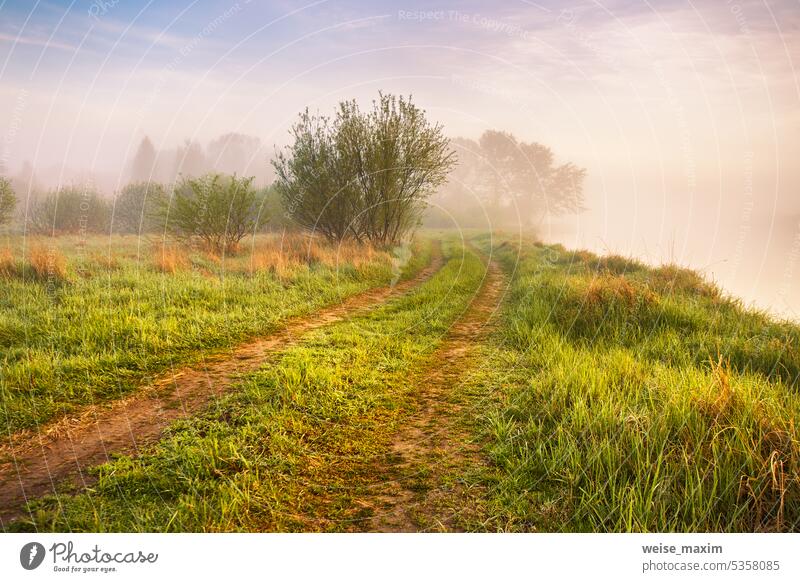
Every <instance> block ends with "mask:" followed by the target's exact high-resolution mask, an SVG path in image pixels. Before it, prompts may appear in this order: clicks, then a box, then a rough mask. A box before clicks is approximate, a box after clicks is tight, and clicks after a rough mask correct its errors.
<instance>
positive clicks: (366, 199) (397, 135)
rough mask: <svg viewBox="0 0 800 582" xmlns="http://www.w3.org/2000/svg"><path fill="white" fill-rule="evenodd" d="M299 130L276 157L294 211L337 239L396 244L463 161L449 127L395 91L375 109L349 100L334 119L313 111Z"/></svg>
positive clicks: (309, 224) (281, 188) (282, 185)
mask: <svg viewBox="0 0 800 582" xmlns="http://www.w3.org/2000/svg"><path fill="white" fill-rule="evenodd" d="M292 135H293V138H294V144H293V145H292V146H290V147H289V148H288V149H287V152H281V153H279V154H278V157H277V159H276V160H275V161H274V166H275V170H276V171H277V175H278V179H277V182H276V187H277V188H278V189H279V191H280V192H281V195H282V197H283V199H284V207H285V208H286V211H287V212H288V214H289V215H290V216H291V217H292V218H293V219H294V220H295V221H296V222H297V223H298V224H299V225H300V226H302V227H303V228H305V229H307V230H310V231H315V232H321V233H322V234H323V235H324V236H325V237H327V238H328V239H329V240H342V239H344V238H353V239H355V240H358V241H370V242H372V243H373V244H377V245H381V246H384V245H392V244H396V243H397V242H398V241H400V240H401V239H402V238H403V237H404V236H405V235H406V234H407V233H408V232H410V231H411V230H412V229H413V228H414V227H416V226H417V225H418V224H419V222H420V218H421V215H422V212H423V210H424V209H425V207H426V203H425V201H426V199H427V198H428V197H429V196H430V194H431V193H432V192H433V191H434V190H435V189H436V188H437V187H438V186H440V185H441V184H442V183H444V181H445V180H446V178H447V173H448V171H449V170H450V168H451V167H452V166H453V164H454V163H455V158H454V154H453V153H452V152H450V151H449V149H448V144H449V142H448V140H447V138H445V137H444V135H443V133H442V128H441V126H439V125H438V124H431V123H429V122H428V121H427V119H426V118H425V115H424V112H423V111H422V110H421V109H419V108H418V107H416V106H415V105H414V104H413V103H412V102H411V100H410V99H405V98H403V97H400V98H397V97H395V96H392V95H383V94H381V95H380V97H379V99H378V101H376V102H374V103H373V108H372V110H371V111H369V112H362V111H360V109H359V108H358V105H357V104H356V103H355V101H346V102H342V103H340V105H339V109H338V111H337V114H336V117H335V118H334V119H333V120H331V119H329V118H327V117H324V116H313V115H310V114H309V112H308V110H306V111H305V112H304V113H302V114H301V115H300V120H299V121H298V123H297V124H296V125H295V126H294V127H293V129H292Z"/></svg>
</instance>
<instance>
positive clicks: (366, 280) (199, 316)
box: [0, 240, 431, 436]
mask: <svg viewBox="0 0 800 582" xmlns="http://www.w3.org/2000/svg"><path fill="white" fill-rule="evenodd" d="M90 242H91V243H93V244H99V243H97V242H95V241H93V240H92V241H90ZM134 242H135V241H134ZM129 247H132V248H129ZM115 248H116V249H118V252H119V253H120V255H121V257H120V258H117V259H115V268H113V269H107V270H105V271H98V272H94V271H91V270H90V269H89V266H93V267H94V268H97V266H96V265H95V264H94V263H91V262H90V261H89V259H88V258H86V257H81V256H78V257H72V256H69V257H68V259H69V260H68V263H69V261H73V263H74V268H75V269H76V270H77V271H78V272H81V273H84V276H70V277H69V279H68V280H64V281H58V282H57V283H53V284H50V283H48V282H47V281H38V280H36V279H27V280H20V279H18V278H15V277H5V278H4V277H0V350H1V351H0V358H1V360H0V426H2V427H3V432H4V435H3V436H9V435H11V434H13V433H14V432H16V431H18V430H20V429H25V428H33V427H35V426H37V425H39V424H41V423H44V422H47V421H49V420H51V419H53V418H56V417H58V416H60V415H64V414H69V413H71V412H73V411H74V410H76V408H77V407H79V406H81V405H85V404H92V403H95V402H102V401H107V400H111V399H115V398H120V397H122V396H124V395H126V394H128V393H130V392H132V391H133V390H135V389H136V388H137V387H138V386H140V385H141V384H142V383H144V382H147V381H148V378H149V377H150V376H152V375H153V374H157V373H160V372H162V371H163V370H165V369H167V368H169V367H170V366H175V365H182V364H186V363H191V362H193V361H196V360H197V359H198V358H200V357H202V356H203V355H205V354H208V353H209V351H212V350H217V349H222V348H226V347H230V346H232V345H236V344H237V343H239V342H241V341H243V340H245V339H246V338H247V337H250V336H253V335H259V334H266V333H269V332H270V331H272V330H274V329H276V328H277V327H278V326H279V325H280V324H281V323H282V322H283V321H284V320H286V319H287V318H289V317H294V316H303V315H307V314H309V313H312V312H314V311H316V310H318V309H320V308H322V307H324V306H326V305H330V304H332V303H336V302H337V301H339V300H341V299H343V298H345V297H348V296H351V295H354V294H356V293H359V292H361V291H365V290H366V289H369V288H371V287H377V286H382V285H386V284H388V283H389V282H390V280H391V279H392V278H393V277H394V276H396V275H397V273H396V272H395V273H393V267H392V264H391V258H390V257H389V256H388V254H385V253H384V254H381V255H376V256H375V259H374V260H370V261H363V262H362V263H361V264H359V265H357V266H356V265H353V264H350V263H347V262H345V263H341V264H336V265H326V264H304V265H299V266H297V268H295V269H294V270H292V272H291V273H289V274H287V275H282V274H276V273H273V272H270V271H269V270H256V271H253V272H252V273H248V272H234V273H231V272H225V271H223V270H222V269H221V268H220V267H219V266H216V267H215V266H214V265H213V264H211V263H208V264H206V263H202V262H200V263H198V265H200V264H202V268H200V267H197V268H196V269H193V270H185V271H178V272H174V273H158V272H155V271H153V270H152V269H148V268H143V267H142V265H141V264H140V263H139V262H137V261H135V260H133V259H132V258H129V257H127V255H122V250H127V251H128V252H129V253H133V256H134V257H135V251H136V247H135V244H134V243H132V242H124V241H123V242H122V243H119V244H118V246H117V247H115ZM334 251H335V249H334ZM430 253H431V249H430V241H420V242H419V243H418V244H417V245H416V252H415V253H414V254H413V255H412V257H411V259H410V261H409V262H408V264H406V265H405V267H404V269H403V276H404V277H407V276H412V275H414V274H415V273H416V272H418V271H419V270H420V269H421V268H422V267H424V266H425V265H426V264H427V262H428V261H429V260H430ZM83 254H84V255H86V254H87V253H86V251H84V253H83ZM87 256H90V255H87ZM202 258H203V257H202V256H201V257H197V260H198V261H200V260H201V259H202ZM192 260H194V258H192ZM243 260H247V257H245V258H244V259H243ZM73 263H69V264H73ZM84 263H88V266H87V265H85V264H84ZM71 268H72V267H71ZM212 268H216V269H217V271H218V272H211V271H210V270H209V269H212ZM394 271H397V267H395V268H394Z"/></svg>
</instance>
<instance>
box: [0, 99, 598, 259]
mask: <svg viewBox="0 0 800 582" xmlns="http://www.w3.org/2000/svg"><path fill="white" fill-rule="evenodd" d="M230 135H236V134H230ZM290 136H291V143H290V145H288V146H287V147H286V148H284V149H283V150H282V151H279V152H276V155H275V157H274V159H273V161H272V166H273V168H274V171H275V174H276V179H275V181H274V182H273V184H272V185H271V186H269V187H267V188H262V189H257V188H255V186H254V184H253V182H254V178H253V177H248V176H241V175H237V174H236V173H222V172H216V171H212V172H207V173H205V174H203V175H199V176H193V175H191V174H188V173H187V175H182V176H179V177H178V178H177V179H176V180H175V181H174V182H173V183H171V184H170V185H164V184H161V183H159V182H157V181H155V180H153V179H151V178H152V174H153V167H152V164H153V163H154V160H155V150H154V148H153V147H152V144H151V143H150V142H149V140H145V141H143V143H142V145H141V146H140V148H139V150H138V151H137V153H136V156H135V157H134V159H133V163H132V171H131V173H132V176H133V177H135V178H138V179H137V180H135V181H133V182H132V183H130V184H128V185H126V186H125V187H124V188H123V189H122V190H121V191H120V192H119V193H118V194H117V195H116V196H115V197H114V198H113V199H107V198H104V197H103V196H101V195H100V194H99V193H97V192H96V191H95V190H93V189H92V188H89V187H79V186H68V187H64V188H61V189H59V190H57V191H53V192H50V193H48V194H47V195H45V196H44V197H43V198H41V199H40V200H38V201H37V202H36V204H35V205H33V207H32V208H30V209H28V210H29V212H28V224H27V227H29V228H31V229H33V230H35V231H37V232H41V233H46V234H57V233H81V232H105V233H108V232H115V233H157V232H162V233H165V234H169V235H172V236H175V237H177V238H180V239H182V240H185V241H187V242H189V243H200V244H202V245H203V246H205V247H208V248H211V249H214V250H216V251H220V252H231V251H232V250H234V249H235V248H236V246H237V245H238V243H239V242H240V241H241V240H242V239H243V238H244V237H245V236H247V235H248V234H252V233H254V232H256V231H258V230H260V229H262V228H264V227H267V226H288V227H295V228H300V229H304V230H306V231H308V232H311V233H314V234H318V235H321V236H323V237H325V238H326V239H327V240H329V241H331V242H337V241H342V240H345V239H351V240H354V241H357V242H362V243H370V244H373V245H378V246H387V245H395V244H397V243H398V242H399V241H401V240H403V239H404V238H406V237H407V235H408V234H409V233H410V232H411V231H413V230H414V229H415V228H416V227H417V226H419V225H420V224H421V222H422V218H423V214H424V213H425V212H426V209H427V208H428V205H429V200H430V198H431V196H433V195H434V193H437V192H438V193H437V194H436V203H437V205H438V206H441V204H442V201H444V202H445V203H447V202H448V201H450V203H454V201H455V204H456V206H458V205H460V206H461V207H462V208H463V207H465V205H464V204H463V203H461V202H460V200H459V199H460V198H464V194H465V192H468V193H469V196H472V197H473V198H480V199H481V204H484V205H488V206H491V207H493V208H495V209H502V208H512V207H513V208H514V210H515V211H516V212H517V213H520V212H521V213H522V214H523V215H525V216H526V217H527V219H528V220H533V219H534V217H535V215H536V214H537V213H539V212H554V213H560V212H575V211H578V210H579V209H580V208H581V206H582V200H583V198H582V185H583V178H584V175H585V171H584V170H583V169H581V168H578V167H577V166H575V165H573V164H561V165H556V164H555V163H554V156H553V154H552V151H550V150H549V149H548V148H546V147H545V146H542V145H540V144H536V143H525V142H521V141H518V140H517V139H516V138H515V137H514V136H513V135H512V134H509V133H503V132H496V131H488V132H486V133H485V134H484V135H483V136H482V137H481V138H480V140H479V141H477V142H473V141H470V140H463V139H456V140H449V139H448V138H447V137H445V135H444V132H443V128H442V126H441V125H440V124H437V123H432V122H430V121H429V120H428V119H427V118H426V116H425V113H424V111H423V110H421V109H420V108H418V107H417V106H416V105H415V104H414V103H413V102H412V100H411V98H405V97H396V96H393V95H385V94H379V96H378V98H377V99H376V100H375V101H374V102H373V103H372V106H371V108H369V109H367V110H362V109H361V108H359V106H358V104H357V103H356V102H355V101H344V102H341V103H340V104H339V106H338V108H337V109H336V111H335V113H334V115H333V116H330V117H329V116H324V115H320V114H311V113H310V112H309V111H308V110H306V111H304V112H303V113H301V114H300V116H299V118H298V120H297V122H296V123H295V124H294V126H293V127H292V128H291V131H290ZM227 139H228V142H226V143H228V145H230V143H234V144H237V143H238V144H239V145H242V142H241V140H239V139H238V138H233V137H228V138H227ZM231 140H232V141H231ZM254 145H255V144H253V143H250V146H254ZM220 147H221V146H220ZM448 178H450V179H449V182H448ZM16 201H17V197H16V195H15V194H14V191H13V188H12V186H11V183H10V182H9V181H8V180H6V179H5V178H0V224H4V223H8V222H9V220H10V219H11V217H12V216H13V213H14V207H15V206H16Z"/></svg>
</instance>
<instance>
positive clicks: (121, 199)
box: [113, 182, 165, 233]
mask: <svg viewBox="0 0 800 582" xmlns="http://www.w3.org/2000/svg"><path fill="white" fill-rule="evenodd" d="M164 196H165V194H164V187H163V186H162V185H161V184H156V183H154V182H135V183H133V184H128V185H127V186H125V187H124V188H123V189H122V191H121V192H120V193H119V194H117V197H116V199H115V200H114V224H113V230H114V231H115V232H121V233H145V232H152V231H154V230H157V229H158V227H159V226H160V225H161V223H160V221H159V220H158V209H159V208H160V205H161V204H162V203H163V199H164Z"/></svg>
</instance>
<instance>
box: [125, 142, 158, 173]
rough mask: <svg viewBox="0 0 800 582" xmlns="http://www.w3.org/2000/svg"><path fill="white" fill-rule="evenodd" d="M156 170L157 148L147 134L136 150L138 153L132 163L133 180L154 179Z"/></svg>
mask: <svg viewBox="0 0 800 582" xmlns="http://www.w3.org/2000/svg"><path fill="white" fill-rule="evenodd" d="M155 171H156V148H155V147H153V142H151V141H150V138H149V137H147V136H145V137H144V138H143V139H142V141H141V143H140V144H139V149H137V150H136V155H135V156H134V158H133V163H132V164H131V181H132V182H149V181H151V180H152V179H153V176H154V175H155Z"/></svg>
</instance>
